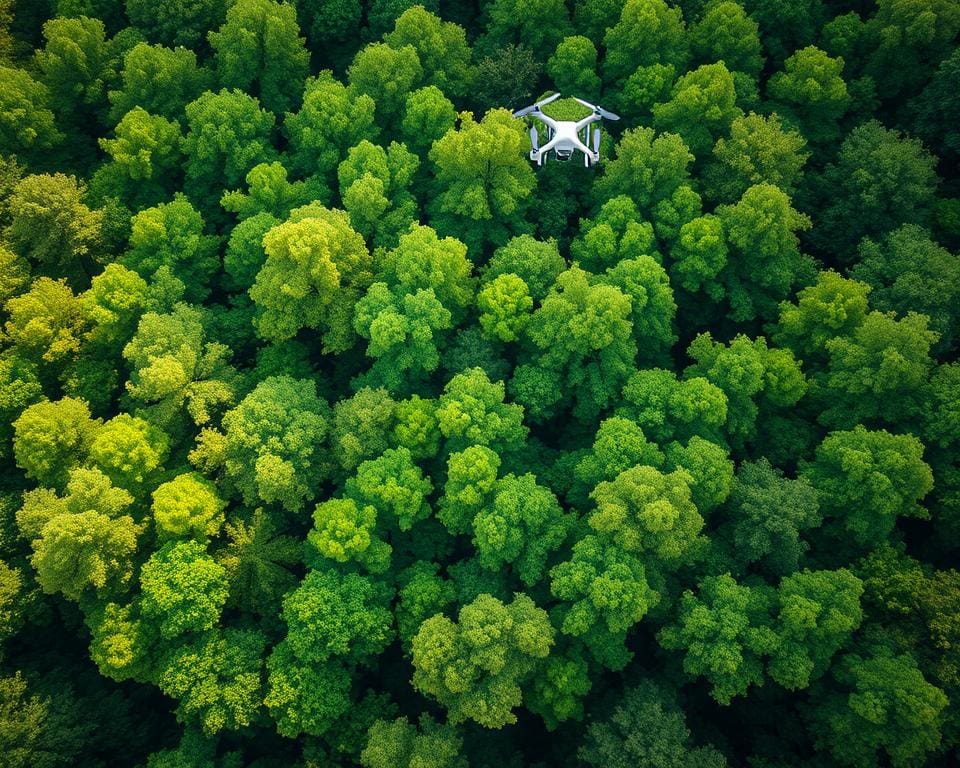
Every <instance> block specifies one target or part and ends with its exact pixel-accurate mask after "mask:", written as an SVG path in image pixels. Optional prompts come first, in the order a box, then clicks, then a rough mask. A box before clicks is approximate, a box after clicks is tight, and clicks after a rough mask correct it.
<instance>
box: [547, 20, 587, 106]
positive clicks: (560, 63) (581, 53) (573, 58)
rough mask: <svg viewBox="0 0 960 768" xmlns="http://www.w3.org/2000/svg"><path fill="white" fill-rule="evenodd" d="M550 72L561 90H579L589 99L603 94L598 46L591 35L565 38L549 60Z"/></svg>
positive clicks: (579, 92) (576, 91)
mask: <svg viewBox="0 0 960 768" xmlns="http://www.w3.org/2000/svg"><path fill="white" fill-rule="evenodd" d="M547 74H548V75H550V77H551V78H552V79H553V82H554V84H555V85H556V86H557V90H559V91H560V92H561V93H576V94H579V95H580V98H582V99H587V100H590V99H596V98H598V97H599V96H600V76H599V75H598V74H597V47H596V46H595V45H594V44H593V41H592V40H590V38H588V37H584V36H583V35H570V36H569V37H565V38H563V40H561V41H560V43H559V44H558V45H557V48H556V50H555V51H554V52H553V55H552V56H551V57H550V58H549V59H548V60H547Z"/></svg>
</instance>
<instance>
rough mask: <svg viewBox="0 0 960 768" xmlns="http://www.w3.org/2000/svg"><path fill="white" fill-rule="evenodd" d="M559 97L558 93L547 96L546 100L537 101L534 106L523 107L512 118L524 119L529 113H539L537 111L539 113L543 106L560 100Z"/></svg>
mask: <svg viewBox="0 0 960 768" xmlns="http://www.w3.org/2000/svg"><path fill="white" fill-rule="evenodd" d="M560 96H561V94H560V93H555V94H553V95H552V96H547V98H545V99H540V101H538V102H537V103H536V104H531V105H530V106H529V107H524V108H523V109H518V110H517V111H516V112H514V113H513V116H514V117H526V116H527V115H529V114H531V113H533V112H539V111H540V107H542V106H544V105H545V104H549V103H550V102H551V101H556V100H557V99H559V98H560Z"/></svg>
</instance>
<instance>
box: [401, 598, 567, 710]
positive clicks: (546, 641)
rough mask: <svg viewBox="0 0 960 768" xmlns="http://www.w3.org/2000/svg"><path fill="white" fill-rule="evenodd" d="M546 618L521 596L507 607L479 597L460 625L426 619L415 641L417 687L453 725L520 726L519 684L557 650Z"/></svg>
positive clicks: (436, 618)
mask: <svg viewBox="0 0 960 768" xmlns="http://www.w3.org/2000/svg"><path fill="white" fill-rule="evenodd" d="M553 640H554V630H553V628H552V627H551V626H550V622H549V620H548V619H547V614H546V612H545V611H544V610H543V609H542V608H538V607H537V606H536V604H535V603H534V602H533V600H531V599H530V598H529V597H527V596H526V595H523V594H518V595H517V596H516V597H515V598H514V600H513V601H512V602H511V603H509V604H507V605H504V604H503V603H502V602H500V601H499V600H497V599H496V598H495V597H491V596H490V595H480V596H479V597H477V598H476V599H475V600H474V601H473V602H471V603H469V604H467V605H465V606H464V607H463V608H461V609H460V612H459V615H458V622H456V623H454V622H453V621H451V620H450V619H448V618H446V617H445V616H442V615H437V616H433V617H432V618H430V619H427V620H426V621H425V622H424V623H423V624H422V625H421V626H420V631H419V632H418V633H417V635H416V637H414V638H413V666H414V674H413V685H414V686H415V687H416V688H417V689H418V690H420V691H422V692H423V693H425V694H427V695H429V696H432V697H434V698H436V699H437V701H439V702H440V704H442V705H443V706H444V707H445V708H446V709H447V715H448V717H449V719H450V722H452V723H460V722H463V721H465V720H474V721H476V722H477V723H479V724H480V725H483V726H485V727H487V728H499V727H502V726H503V725H506V724H507V723H512V722H515V721H516V716H515V715H514V714H513V709H514V707H518V706H520V704H521V703H522V692H521V688H520V683H521V682H522V681H523V680H524V679H525V678H526V677H528V676H529V675H530V674H532V673H533V672H534V670H535V669H536V666H537V661H538V660H539V659H543V658H546V656H547V655H548V654H549V652H550V647H551V646H552V645H553Z"/></svg>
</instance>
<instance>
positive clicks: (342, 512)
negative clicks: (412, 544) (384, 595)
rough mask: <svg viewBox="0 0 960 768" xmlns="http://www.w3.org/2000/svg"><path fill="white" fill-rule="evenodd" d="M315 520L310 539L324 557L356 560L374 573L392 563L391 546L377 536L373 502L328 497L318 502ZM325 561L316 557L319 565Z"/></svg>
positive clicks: (342, 561)
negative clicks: (362, 502) (365, 502)
mask: <svg viewBox="0 0 960 768" xmlns="http://www.w3.org/2000/svg"><path fill="white" fill-rule="evenodd" d="M313 524H314V527H313V529H312V530H311V531H310V533H308V534H307V543H308V545H309V546H310V547H311V548H312V549H313V550H316V552H317V553H319V554H320V556H321V557H325V558H327V559H329V560H333V561H334V562H337V563H351V562H355V563H357V564H358V565H360V566H362V567H363V568H366V569H367V570H368V571H369V572H370V573H377V574H379V573H383V572H384V571H385V570H387V568H389V567H390V552H391V547H390V545H389V544H387V543H386V542H385V541H383V540H382V539H380V538H378V537H377V535H376V530H375V529H376V526H377V510H376V509H374V507H372V506H370V505H369V504H357V502H356V501H354V499H352V498H347V499H328V500H327V501H324V502H321V503H320V504H318V505H317V507H316V509H315V510H314V512H313ZM308 556H310V553H309V551H308ZM322 562H323V561H319V560H318V561H316V563H317V564H318V565H319V564H321V563H322Z"/></svg>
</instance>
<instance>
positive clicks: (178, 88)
mask: <svg viewBox="0 0 960 768" xmlns="http://www.w3.org/2000/svg"><path fill="white" fill-rule="evenodd" d="M210 85H212V78H211V73H210V72H209V71H208V70H206V69H203V68H201V67H198V66H197V56H196V54H195V53H194V52H193V51H191V50H189V49H188V48H183V47H179V46H178V47H177V48H173V49H171V48H164V47H163V46H162V45H148V44H147V43H137V44H136V45H135V46H133V47H132V48H131V49H130V50H129V51H127V52H126V53H125V54H124V57H123V68H122V69H121V71H120V82H119V83H118V84H117V90H111V91H109V92H108V97H109V99H110V104H111V109H110V120H111V122H114V123H116V122H118V121H120V120H121V119H122V118H123V116H124V115H126V114H127V113H128V112H130V110H133V109H137V108H138V107H139V108H140V109H142V110H144V111H145V112H148V113H150V114H151V115H157V116H159V117H165V118H167V119H169V120H178V121H180V122H183V120H184V117H185V114H184V107H185V106H186V105H187V104H189V103H190V102H192V101H193V100H194V99H196V98H197V97H198V96H199V95H200V94H201V93H203V92H204V91H205V90H207V89H208V88H209V86H210Z"/></svg>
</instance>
